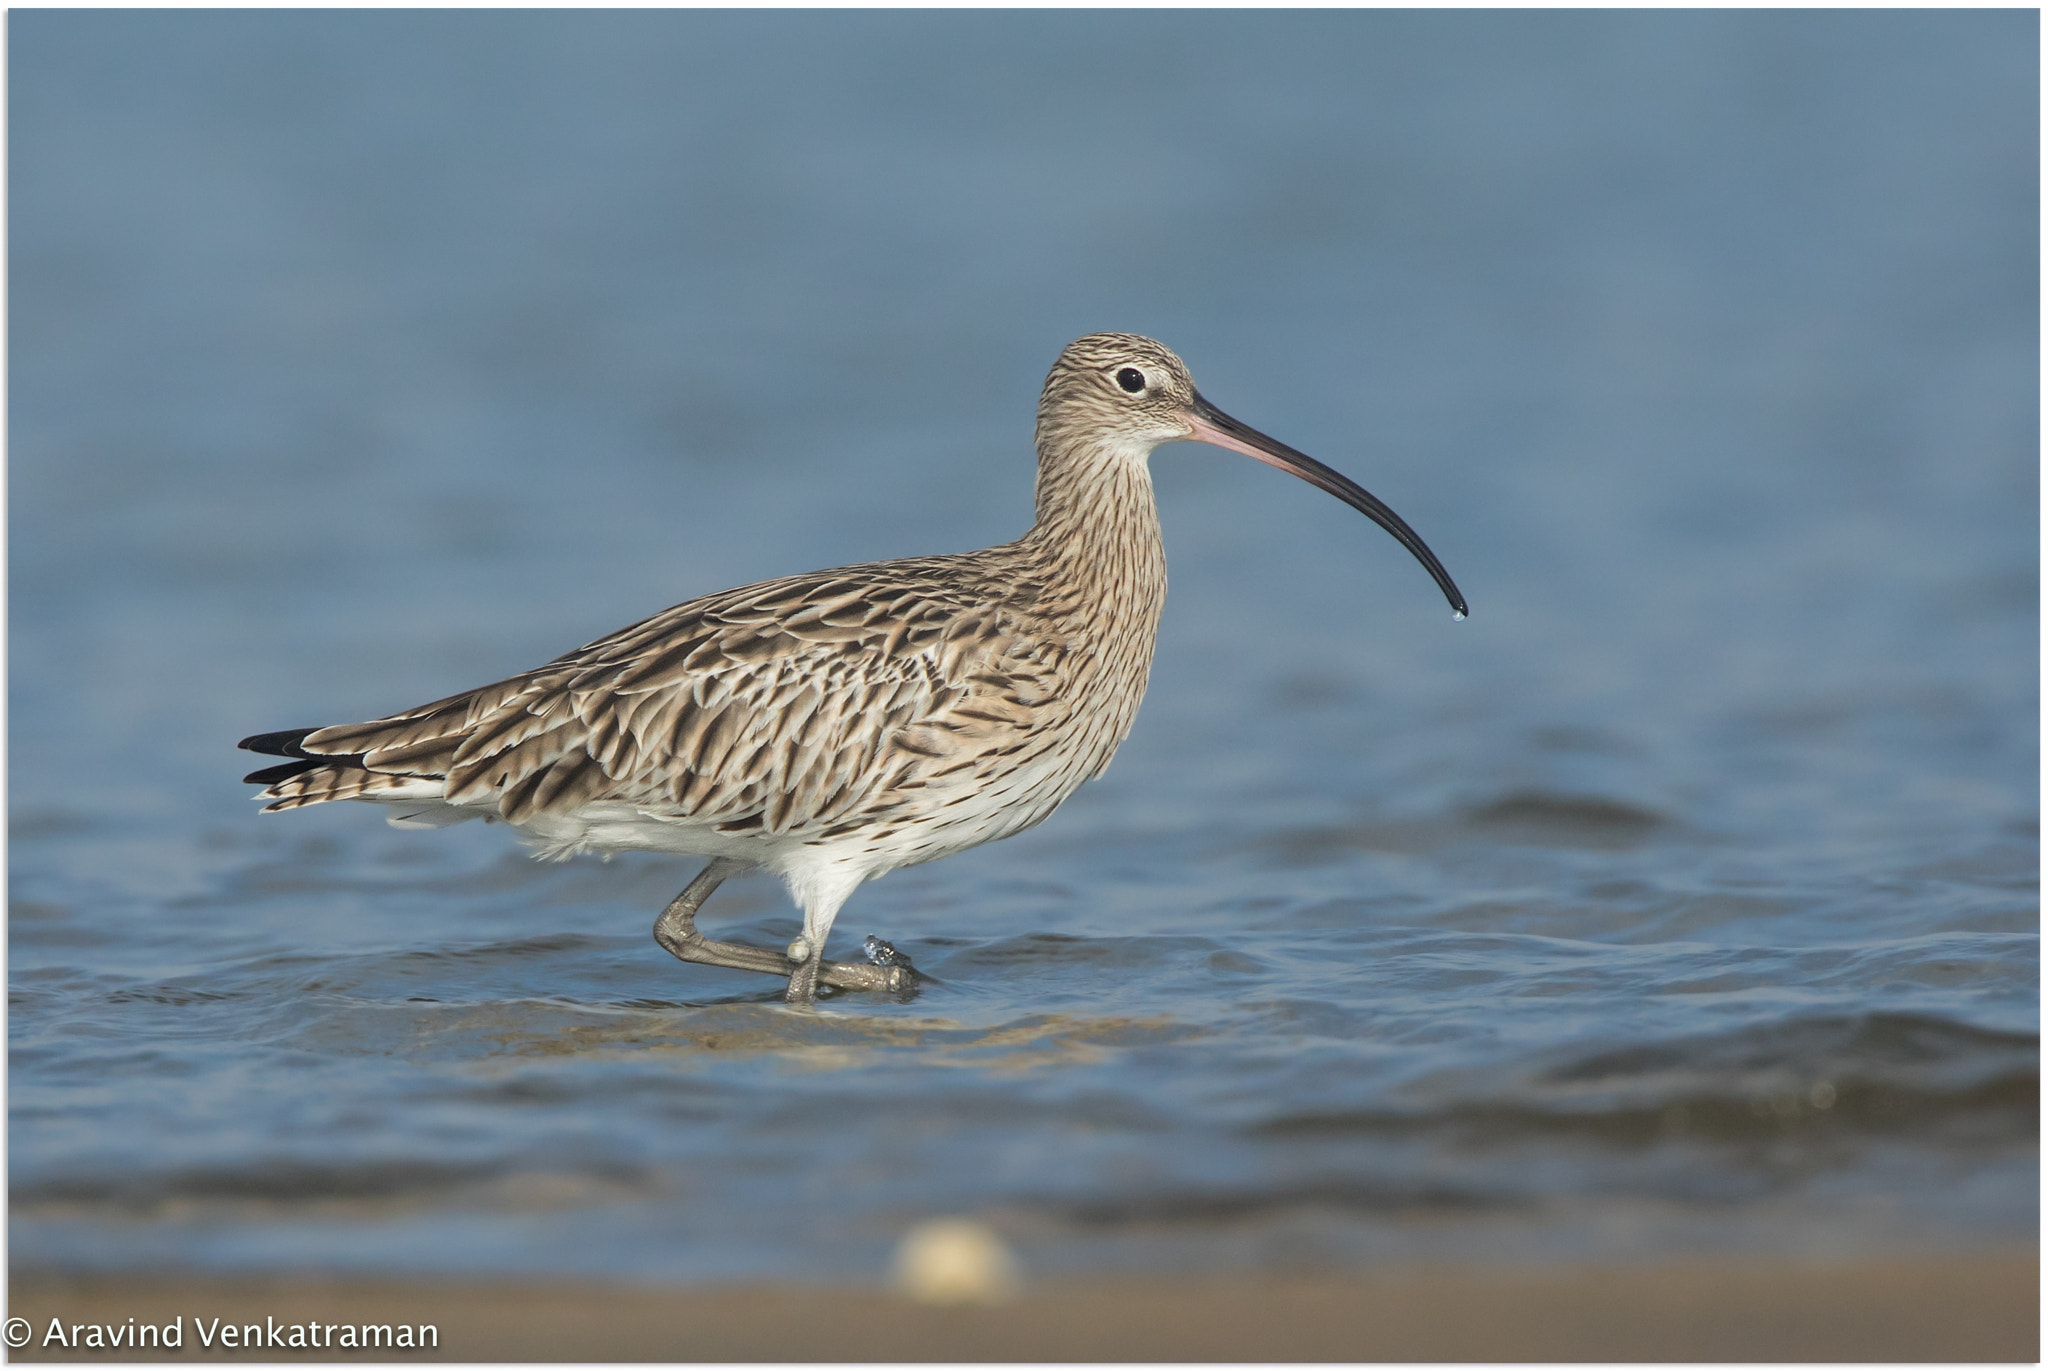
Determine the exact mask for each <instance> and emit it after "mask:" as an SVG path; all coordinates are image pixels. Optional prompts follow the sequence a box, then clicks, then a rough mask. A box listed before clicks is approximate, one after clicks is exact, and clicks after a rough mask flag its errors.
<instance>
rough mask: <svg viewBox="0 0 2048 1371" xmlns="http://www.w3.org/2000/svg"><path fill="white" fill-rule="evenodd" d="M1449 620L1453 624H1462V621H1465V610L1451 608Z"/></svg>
mask: <svg viewBox="0 0 2048 1371" xmlns="http://www.w3.org/2000/svg"><path fill="white" fill-rule="evenodd" d="M1451 622H1452V623H1454V624H1462V623H1464V622H1465V611H1464V610H1462V609H1454V610H1452V611H1451Z"/></svg>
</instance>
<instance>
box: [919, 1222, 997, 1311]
mask: <svg viewBox="0 0 2048 1371" xmlns="http://www.w3.org/2000/svg"><path fill="white" fill-rule="evenodd" d="M895 1276H896V1288H897V1289H898V1290H899V1291H901V1292H902V1293H903V1294H904V1295H906V1296H908V1297H909V1298H911V1299H913V1300H916V1301H917V1302H918V1303H919V1304H1001V1303H1002V1302H1003V1301H1004V1300H1007V1299H1010V1298H1012V1297H1013V1296H1015V1295H1016V1293H1017V1291H1018V1289H1019V1287H1021V1286H1022V1285H1023V1278H1022V1276H1021V1274H1020V1273H1019V1271H1018V1268H1017V1259H1016V1257H1014V1256H1012V1255H1011V1253H1010V1249H1009V1248H1008V1247H1007V1246H1006V1245H1005V1244H1004V1242H1003V1240H1002V1239H1001V1238H999V1237H997V1236H996V1234H995V1232H994V1230H993V1229H991V1228H989V1227H988V1225H986V1224H981V1223H976V1222H975V1221H974V1220H972V1219H928V1220H926V1221H925V1222H924V1223H921V1224H918V1225H917V1226H916V1227H915V1228H912V1229H911V1230H910V1231H909V1232H908V1233H905V1234H904V1235H903V1241H902V1242H900V1243H898V1244H897V1245H896V1272H895Z"/></svg>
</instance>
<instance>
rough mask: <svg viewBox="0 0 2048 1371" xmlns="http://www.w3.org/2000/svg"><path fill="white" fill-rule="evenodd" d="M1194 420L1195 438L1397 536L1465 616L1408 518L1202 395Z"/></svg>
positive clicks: (1447, 575) (1456, 595) (1454, 591)
mask: <svg viewBox="0 0 2048 1371" xmlns="http://www.w3.org/2000/svg"><path fill="white" fill-rule="evenodd" d="M1194 421H1195V431H1194V433H1193V434H1192V435H1190V436H1191V437H1192V438H1193V439H1194V441H1196V442H1198V443H1213V444H1215V445H1216V446H1217V447H1222V448H1229V449H1230V450H1231V451H1232V452H1242V453H1243V454H1244V455H1245V456H1247V457H1252V458H1256V459H1257V460H1259V461H1261V462H1264V463H1265V464H1266V465H1267V466H1270V467H1278V468H1279V469H1280V470H1282V471H1285V472H1289V473H1291V474H1293V475H1295V476H1299V477H1300V478H1301V479H1302V480H1304V481H1307V482H1308V483H1309V484H1310V485H1312V486H1317V487H1319V488H1321V489H1323V490H1327V491H1328V492H1330V494H1332V495H1334V496H1336V497H1337V498H1338V499H1340V500H1342V501H1343V502H1344V503H1345V504H1347V505H1350V506H1351V507H1352V508H1353V509H1355V510H1357V511H1359V512H1360V513H1362V514H1364V515H1365V516H1366V517H1367V518H1368V519H1371V520H1372V521H1373V522H1374V523H1376V524H1378V525H1379V526H1380V527H1381V528H1383V529H1385V530H1386V531H1387V532H1389V533H1391V534H1393V535H1394V536H1395V537H1396V538H1398V539H1400V540H1401V546H1402V547H1405V548H1407V549H1408V550H1409V551H1410V552H1412V553H1414V554H1415V560H1416V561H1418V562H1420V563H1422V565H1423V566H1424V567H1426V568H1427V569H1428V571H1429V574H1430V575H1432V576H1434V577H1435V578H1436V583H1437V585H1438V586H1439V587H1441V588H1442V590H1443V592H1444V598H1445V599H1447V600H1449V601H1450V602H1451V609H1452V611H1453V612H1454V613H1455V614H1456V615H1457V616H1458V617H1459V618H1460V619H1462V618H1464V617H1465V615H1466V613H1467V611H1466V608H1465V597H1464V596H1463V595H1460V594H1459V593H1458V586H1457V583H1456V582H1454V581H1453V580H1451V573H1449V572H1448V571H1445V570H1444V564H1443V563H1442V562H1439V561H1438V560H1437V559H1436V554H1435V553H1434V552H1431V551H1430V550H1429V544H1428V543H1425V542H1423V541H1422V536H1421V535H1420V534H1418V533H1417V532H1416V531H1415V530H1414V529H1412V528H1410V527H1408V523H1407V521H1406V520H1404V519H1403V518H1402V517H1401V516H1400V515H1398V514H1396V513H1394V511H1393V510H1391V509H1388V508H1387V507H1386V505H1384V504H1382V503H1381V502H1380V500H1379V499H1378V498H1377V497H1375V496H1374V495H1372V494H1371V493H1370V492H1368V491H1367V490H1366V489H1365V487H1363V486H1361V485H1359V484H1358V483H1357V482H1356V481H1354V480H1352V479H1351V478H1350V477H1348V476H1346V475H1345V474H1344V473H1343V472H1341V471H1336V470H1334V469H1332V468H1330V467H1326V466H1324V465H1323V464H1322V463H1321V462H1318V461H1317V460H1316V459H1315V458H1313V457H1311V456H1309V455H1308V454H1307V453H1303V452H1296V451H1295V450H1294V449H1293V448H1291V447H1289V446H1287V444H1285V443H1282V442H1278V441H1276V440H1275V439H1272V438H1268V437H1267V436H1266V435H1265V434H1263V433H1261V432H1259V431H1258V430H1257V429H1255V428H1253V427H1252V426H1251V425H1249V424H1241V423H1239V422H1238V421H1237V420H1235V419H1233V418H1231V417H1230V416H1229V415H1228V414H1225V413H1224V412H1223V411H1222V410H1220V409H1218V408H1216V406H1214V405H1212V404H1210V403H1209V402H1208V401H1207V400H1204V399H1203V398H1202V397H1201V396H1200V395H1197V396H1195V403H1194Z"/></svg>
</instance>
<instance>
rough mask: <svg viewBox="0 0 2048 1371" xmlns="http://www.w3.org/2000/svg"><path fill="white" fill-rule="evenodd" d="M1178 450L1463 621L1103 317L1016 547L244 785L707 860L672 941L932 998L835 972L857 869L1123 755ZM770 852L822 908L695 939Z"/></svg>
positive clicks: (747, 615)
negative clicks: (830, 957)
mask: <svg viewBox="0 0 2048 1371" xmlns="http://www.w3.org/2000/svg"><path fill="white" fill-rule="evenodd" d="M1181 440H1192V441H1196V442H1204V443H1212V444H1215V445H1216V446H1218V447H1223V448H1228V449H1230V450H1232V451H1234V452H1240V453H1243V454H1244V455H1246V456H1248V457H1254V458H1257V459H1258V460H1259V461H1261V462H1265V463H1267V464H1269V465H1271V466H1275V467H1278V468H1279V469H1280V470H1282V471H1286V472H1291V473H1293V474H1294V475H1296V476H1299V477H1301V478H1302V479H1303V480H1306V481H1308V482H1310V483H1311V484H1313V485H1315V486H1318V487H1320V488H1321V489H1323V490H1325V491H1328V492H1329V493H1330V494H1332V495H1334V496H1336V497H1337V498H1338V499H1340V500H1343V501H1344V502H1345V503H1347V504H1349V505H1351V506H1353V507H1354V508H1356V509H1358V510H1360V511H1362V512H1363V513H1365V514H1366V515H1368V516H1369V517H1371V518H1372V519H1373V520H1374V521H1375V522H1377V523H1378V524H1379V525H1380V526H1381V527H1382V528H1384V529H1386V530H1387V531H1388V532H1389V533H1391V534H1393V535H1394V537H1396V538H1398V539H1399V540H1400V541H1401V543H1402V545H1403V546H1405V547H1406V548H1407V549H1408V550H1409V551H1410V552H1411V553H1413V554H1414V555H1415V557H1416V558H1417V559H1418V560H1419V561H1421V563H1422V564H1423V566H1425V567H1427V568H1428V569H1429V573H1430V575H1431V576H1433V577H1435V578H1436V583H1437V585H1438V586H1439V587H1441V588H1442V590H1443V593H1444V595H1445V596H1446V597H1448V598H1449V600H1450V602H1451V608H1452V609H1453V611H1454V612H1455V614H1456V616H1457V617H1458V618H1463V617H1464V616H1465V601H1464V597H1463V596H1461V595H1460V594H1459V593H1458V588H1457V586H1456V585H1454V584H1453V583H1452V581H1451V578H1450V576H1449V574H1448V573H1446V572H1445V570H1444V568H1443V565H1442V563H1440V562H1438V561H1437V559H1436V556H1435V554H1434V553H1432V552H1431V551H1430V550H1429V548H1428V546H1427V545H1425V544H1424V543H1423V541H1422V539H1421V538H1420V537H1418V536H1417V535H1416V533H1415V531H1414V530H1413V529H1411V528H1409V527H1408V525H1407V524H1406V523H1404V522H1403V521H1402V520H1401V518H1400V517H1399V516H1398V515H1396V514H1395V513H1394V512H1393V511H1392V510H1391V509H1389V508H1387V507H1386V506H1385V505H1384V504H1382V503H1380V501H1379V500H1377V499H1375V498H1374V497H1373V496H1371V495H1369V494H1367V493H1366V491H1365V490H1363V489H1362V488H1360V487H1359V486H1358V485H1357V484H1355V483H1354V482H1352V481H1351V480H1350V479H1349V478H1347V477H1345V476H1343V475H1341V474H1340V473H1338V472H1336V471H1334V470H1332V469H1331V468H1329V467H1326V466H1324V465H1323V464H1322V463H1320V462H1318V461H1316V460H1315V459H1314V458H1311V457H1308V456H1305V455H1303V454H1302V453H1299V452H1296V451H1295V450H1294V449H1293V448H1290V447H1288V446H1286V445H1285V444H1283V443H1279V442H1276V441H1274V440H1273V439H1271V438H1268V437H1267V436H1266V435H1264V434H1263V433H1260V432H1258V431H1257V430H1256V429H1253V428H1250V427H1248V426H1246V425H1244V424H1241V423H1239V422H1238V421H1237V420H1235V419H1233V418H1231V417H1230V416H1229V415H1227V414H1224V413H1223V412H1222V411H1221V410H1219V409H1217V408H1216V407H1215V406H1213V405H1211V404H1210V403H1209V402H1208V401H1207V400H1205V399H1203V398H1202V396H1201V394H1200V393H1199V392H1198V391H1197V390H1196V389H1195V384H1194V382H1193V380H1191V379H1190V378H1189V376H1188V372H1187V368H1186V367H1185V366H1184V365H1183V364H1182V363H1181V360H1180V358H1179V357H1177V356H1175V355H1174V354H1173V353H1172V352H1171V351H1170V350H1168V349H1167V348H1166V347H1164V346H1163V345H1161V344H1159V343H1156V342H1154V341H1152V340H1151V339H1149V338H1140V337H1137V336H1135V335H1133V334H1124V333H1095V334H1090V335H1088V336H1087V337H1085V338H1081V339H1078V340H1076V341H1075V342H1073V343H1071V344H1069V345H1068V346H1067V347H1066V348H1065V349H1064V350H1063V351H1062V352H1061V353H1060V355H1059V359H1058V360H1057V361H1055V362H1054V363H1053V367H1052V371H1051V373H1050V374H1049V375H1048V376H1047V377H1046V380H1045V388H1044V390H1043V391H1042V392H1041V393H1040V395H1039V400H1038V431H1037V445H1038V484H1037V514H1038V517H1037V521H1036V522H1035V523H1034V524H1033V525H1032V526H1031V530H1030V532H1028V533H1026V534H1025V535H1024V536H1023V537H1022V538H1019V539H1018V540H1017V541H1016V542H1014V543H1005V544H1003V545H1002V546H1000V547H992V548H986V549H984V550H982V551H979V552H965V553H958V554H953V555H948V556H940V557H913V558H907V559H904V560H901V561H890V562H871V563H868V564H866V565H863V566H851V567H839V568H836V569H834V570H830V571H816V572H812V573H810V574H808V575H803V576H788V577H783V578H782V579H780V580H773V581H763V582H761V583H760V584H758V585H750V586H742V587H740V588H739V589H737V590H726V591H721V592H719V593H717V594H715V595H706V596H704V597H703V598H701V599H697V600H692V601H690V602H689V603H687V604H682V605H677V606H676V607H675V608H673V609H669V610H664V611H663V612H661V613H659V614H657V615H655V616H654V617H653V618H650V619H644V620H642V621H641V622H639V623H637V624H633V625H631V626H630V627H628V628H622V629H620V630H619V631H618V632H616V633H610V634H607V635H605V636H604V637H602V638H599V639H598V640H597V641H595V642H593V643H590V644H588V645H586V646H584V647H580V648H577V649H576V650H575V651H574V652H570V653H567V654H565V655H563V656H561V657H557V658H556V659H555V660H554V661H552V662H549V663H547V664H546V665H545V666H540V667H536V668H534V669H533V670H531V671H526V672H522V673H520V674H519V675H517V676H513V677H510V678H508V679H506V680H503V681H498V682H496V683H494V684H492V685H487V686H483V687H482V688H480V689H477V690H467V691H464V692H462V693H461V694H459V695H451V696H449V697H447V698H446V699H442V700H436V701H434V702H433V703H431V704H425V705H421V706H419V707H418V708H417V709H408V710H406V711H404V712H403V713H399V714H392V715H388V716H386V717H384V718H381V719H373V720H371V721H370V722H368V723H361V724H335V725H332V726H329V727H327V728H295V729H287V730H284V731H282V732H277V733H263V734H258V735H257V736H255V737H252V738H245V739H243V740H242V743H241V746H242V747H244V748H247V749H249V750H251V751H254V752H259V753H264V754H268V755H271V756H278V757H285V758H289V759H290V760H288V761H285V762H284V763H282V764H281V765H277V766H272V767H268V768H265V769H264V770H261V771H257V772H254V773H253V774H251V775H250V776H249V777H248V778H247V779H248V780H249V781H250V782H251V783H254V784H258V785H262V786H264V787H266V788H265V789H264V791H263V792H262V794H261V795H260V796H259V797H258V798H259V799H263V800H266V801H268V802H269V803H268V804H267V805H266V806H265V809H266V812H268V811H270V810H281V809H296V808H299V807H300V806H302V805H310V804H320V803H323V802H325V801H328V800H369V801H374V802H376V803H378V804H382V805H386V806H388V807H389V808H390V813H389V815H388V818H389V821H390V822H391V823H392V824H394V825H396V826H398V827H400V828H439V827H443V826H445V825H447V824H452V823H459V822H461V821H462V820H464V819H474V818H483V819H487V820H497V821H500V822H503V823H505V824H508V825H510V826H511V827H512V828H514V829H516V830H517V831H518V832H519V834H520V835H521V837H522V838H523V839H524V840H525V841H526V842H527V843H528V844H529V845H531V846H532V847H533V848H534V849H535V855H537V856H540V857H547V858H563V857H567V856H570V855H572V854H575V853H580V852H597V853H603V854H610V853H613V852H621V851H629V850H639V851H654V852H672V853H678V854H685V855H690V856H697V857H707V858H709V859H710V861H709V862H708V864H707V865H706V866H705V867H704V869H703V870H702V871H701V872H700V873H699V874H698V876H697V877H696V879H695V880H693V881H691V882H690V884H689V886H688V887H687V888H686V889H684V891H683V892H682V893H681V894H680V895H678V896H676V898H675V899H674V900H673V901H672V902H671V903H670V904H669V905H668V907H667V908H666V909H664V910H663V911H662V913H661V915H660V917H659V918H658V919H657V920H656V921H655V925H654V937H655V940H656V941H657V942H658V943H660V944H661V946H662V947H664V948H666V949H667V950H668V951H669V952H671V953H673V954H674V955H675V956H677V957H679V958H681V959H682V960H684V961H688V962H699V963H703V964H705V965H709V966H721V967H729V968H732V969H735V970H741V971H760V972H768V973H771V974H773V975H776V976H784V977H787V978H788V989H787V992H786V997H787V998H788V999H789V1000H790V1001H792V1002H796V1003H807V1002H809V1001H811V1000H812V999H813V998H814V997H815V994H816V991H817V988H818V986H820V985H829V986H834V987H838V988H842V989H859V990H874V989H892V990H904V989H908V988H911V987H914V985H915V972H914V971H913V970H912V968H911V967H910V965H909V962H908V960H907V959H906V958H903V957H901V956H899V955H898V954H897V953H896V952H895V950H894V949H893V948H891V947H890V946H889V945H888V944H886V943H883V942H881V941H880V940H879V939H873V938H870V939H869V940H868V942H867V953H868V961H867V962H865V963H861V962H851V963H839V962H827V961H825V959H824V957H825V941H826V938H827V937H828V936H829V935H830V933H831V931H832V922H833V920H834V919H835V918H836V917H837V916H838V914H839V908H840V906H841V905H842V904H843V903H844V902H845V901H846V898H847V897H848V896H849V895H851V894H852V893H853V891H854V890H855V888H856V887H858V886H859V885H860V884H861V883H862V882H863V881H867V880H870V879H872V878H874V877H876V876H880V875H882V874H883V873H885V872H888V871H892V870H894V869H895V868H897V867H900V866H910V865H913V864H915V863H918V862H928V861H931V860H933V859H934V858H938V857H944V856H947V855H949V854H951V853H954V852H960V851H963V850H965V849H967V848H970V847H974V846H977V845H979V844H981V843H986V842H993V841H995V840H996V839H998V838H1007V837H1009V836H1010V835H1011V834H1013V833H1021V832H1022V831H1023V830H1025V829H1027V828H1030V827H1031V826H1032V825H1033V824H1036V823H1039V822H1040V821H1042V820H1043V819H1045V818H1046V816H1047V815H1049V814H1051V813H1052V812H1053V810H1055V809H1057V808H1058V807H1059V805H1060V802H1061V801H1063V800H1065V799H1066V798H1067V797H1068V796H1069V795H1071V794H1073V793H1074V791H1075V790H1077V789H1078V788H1079V787H1080V785H1081V783H1082V782H1083V781H1086V780H1089V779H1090V778H1092V777H1095V776H1099V775H1101V774H1102V772H1103V769H1104V768H1105V767H1107V766H1108V765H1109V761H1110V758H1111V757H1112V756H1113V755H1114V754H1115V752H1116V749H1117V746H1118V744H1120V743H1121V742H1123V740H1124V735H1125V734H1126V733H1128V732H1129V731H1130V727H1131V722H1132V720H1133V719H1134V718H1135V717H1136V715H1137V712H1138V702H1139V701H1140V700H1141V699H1142V698H1143V697H1144V694H1145V681H1146V677H1147V675H1148V673H1149V671H1150V669H1151V664H1152V647H1153V640H1154V637H1155V635H1156V632H1157V629H1158V625H1159V613H1160V609H1161V607H1162V606H1163V605H1164V603H1165V599H1166V555H1165V551H1164V549H1163V548H1162V546H1161V543H1160V537H1159V514H1158V510H1157V507H1156V506H1155V505H1154V503H1153V498H1152V477H1151V471H1150V468H1149V465H1148V461H1149V459H1150V457H1151V454H1152V450H1153V449H1154V448H1156V447H1158V446H1159V445H1161V444H1162V443H1170V442H1176V441H1181ZM756 867H758V868H761V869H764V870H766V871H769V872H772V873H774V874H775V875H776V876H779V877H780V878H781V879H782V880H783V882H784V883H785V884H786V885H787V886H788V888H789V893H790V896H791V898H792V899H793V900H794V901H795V902H796V904H797V905H798V906H799V907H800V908H801V909H802V910H803V915H804V925H803V932H802V933H801V934H800V935H799V936H798V937H797V938H796V939H795V940H794V941H792V942H791V943H790V944H789V946H788V948H787V949H786V950H784V951H776V950H772V949H769V948H760V947H750V946H747V945H745V944H740V943H723V942H715V941H712V940H711V939H708V938H706V937H705V936H704V935H703V934H702V933H700V932H698V930H697V925H696V919H697V912H698V910H699V908H701V906H702V905H703V903H704V901H705V899H706V898H708V897H709V896H710V894H711V892H712V891H713V890H715V889H716V888H717V887H718V885H719V883H720V882H722V881H724V880H725V879H727V878H728V877H730V876H732V875H734V874H736V873H738V872H741V871H745V870H748V869H751V868H756Z"/></svg>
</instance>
